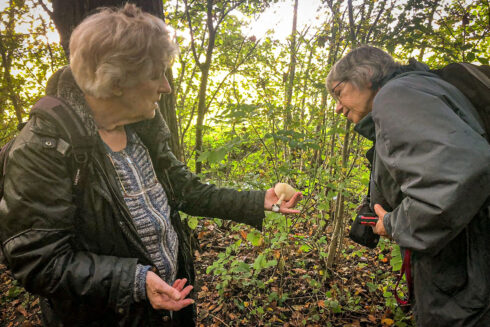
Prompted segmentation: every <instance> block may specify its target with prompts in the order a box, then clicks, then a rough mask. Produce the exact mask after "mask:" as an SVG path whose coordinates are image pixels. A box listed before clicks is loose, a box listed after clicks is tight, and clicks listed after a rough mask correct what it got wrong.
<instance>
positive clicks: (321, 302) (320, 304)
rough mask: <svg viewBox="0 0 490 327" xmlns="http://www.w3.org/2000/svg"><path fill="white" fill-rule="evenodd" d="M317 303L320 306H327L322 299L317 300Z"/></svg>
mask: <svg viewBox="0 0 490 327" xmlns="http://www.w3.org/2000/svg"><path fill="white" fill-rule="evenodd" d="M317 304H318V306H319V307H320V308H325V301H323V300H320V301H318V302H317Z"/></svg>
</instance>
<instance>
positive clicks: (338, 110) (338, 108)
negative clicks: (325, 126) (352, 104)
mask: <svg viewBox="0 0 490 327" xmlns="http://www.w3.org/2000/svg"><path fill="white" fill-rule="evenodd" d="M343 108H344V106H343V105H342V102H340V101H337V103H336V105H335V112H336V113H337V114H341V113H342V111H343Z"/></svg>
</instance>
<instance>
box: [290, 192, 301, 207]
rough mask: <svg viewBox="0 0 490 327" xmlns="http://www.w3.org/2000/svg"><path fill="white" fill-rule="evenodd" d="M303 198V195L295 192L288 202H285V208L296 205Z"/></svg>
mask: <svg viewBox="0 0 490 327" xmlns="http://www.w3.org/2000/svg"><path fill="white" fill-rule="evenodd" d="M302 198H303V194H301V192H296V193H295V194H294V195H293V197H292V198H291V199H289V201H288V202H286V207H288V208H291V207H294V206H295V205H296V203H298V201H299V200H301V199H302Z"/></svg>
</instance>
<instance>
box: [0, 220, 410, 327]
mask: <svg viewBox="0 0 490 327" xmlns="http://www.w3.org/2000/svg"><path fill="white" fill-rule="evenodd" d="M306 225H307V224H305V225H303V226H296V227H299V230H298V228H295V235H294V236H295V237H291V236H290V237H289V238H288V240H287V241H285V242H283V246H282V247H281V249H280V250H273V251H270V254H271V258H275V259H277V260H276V261H277V264H276V265H274V266H271V267H267V268H265V269H263V270H261V271H260V273H259V274H257V275H251V276H250V275H246V274H245V275H244V276H240V275H236V274H235V275H233V276H234V277H232V278H230V276H229V275H228V277H227V273H225V274H218V275H215V274H214V273H213V272H211V273H209V274H206V269H207V268H208V267H209V266H211V265H212V264H213V262H215V261H216V259H217V257H218V255H219V253H223V252H225V250H226V248H227V247H229V246H230V245H232V244H234V243H236V242H237V241H238V240H242V245H241V246H240V248H239V249H238V250H236V251H234V252H233V254H232V255H233V256H234V261H243V262H245V263H248V264H250V265H252V264H253V262H254V260H255V258H256V257H257V256H258V255H259V254H260V253H262V252H263V251H264V250H265V249H266V247H265V245H264V244H260V242H259V244H258V246H252V245H251V244H249V243H247V241H246V235H247V233H249V232H251V231H252V229H251V228H248V227H245V226H244V225H236V224H234V223H231V224H225V227H223V226H222V227H218V225H216V224H215V222H213V221H212V220H201V221H200V224H199V226H198V228H197V229H196V235H197V236H198V239H199V244H200V251H196V252H195V264H196V270H197V281H196V285H195V289H196V294H195V295H194V296H195V298H196V299H197V301H196V302H197V304H198V326H199V327H204V326H211V327H215V326H216V327H217V326H344V327H362V326H412V325H413V321H412V320H411V313H410V312H409V311H407V310H404V311H405V312H402V311H401V310H400V308H398V307H397V306H396V304H395V301H394V299H393V297H392V296H390V295H391V294H392V292H393V285H394V283H395V281H396V273H394V272H392V268H391V266H390V264H389V262H390V260H389V259H390V253H389V251H388V249H384V250H383V251H381V249H379V248H377V249H374V250H367V249H365V248H362V247H361V246H359V245H357V244H355V243H353V242H351V241H350V240H349V239H347V238H344V240H343V245H342V248H343V250H342V253H340V254H339V255H338V257H337V259H336V264H334V266H333V268H332V269H331V270H325V269H324V264H323V262H324V260H323V259H321V258H320V256H319V253H320V252H321V251H325V252H326V251H327V247H328V244H327V245H324V248H323V249H317V250H314V249H310V250H309V251H308V252H305V250H304V247H302V244H303V243H301V242H298V241H297V240H298V236H300V238H304V237H306V238H307V237H308V235H311V234H312V233H313V231H314V230H315V228H314V226H313V227H312V226H309V227H308V226H306ZM233 226H234V227H233ZM230 227H233V228H230ZM326 233H327V240H329V239H330V238H329V237H330V231H329V229H327V230H326ZM0 279H1V285H0V326H2V327H3V326H7V327H17V326H22V327H30V326H42V324H41V318H40V307H39V298H38V297H37V296H34V295H31V294H29V293H27V292H26V291H25V290H24V289H23V288H22V287H20V286H19V284H18V283H17V282H16V281H15V280H13V279H12V276H11V274H10V272H9V271H8V270H7V269H6V267H5V266H4V265H0ZM224 280H227V281H226V282H223V281H224ZM219 292H221V295H220V294H219ZM271 295H273V296H271Z"/></svg>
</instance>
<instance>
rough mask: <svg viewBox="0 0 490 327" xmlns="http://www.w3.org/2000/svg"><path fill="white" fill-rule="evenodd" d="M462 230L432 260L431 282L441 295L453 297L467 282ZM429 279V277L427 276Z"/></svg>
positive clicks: (466, 260)
mask: <svg viewBox="0 0 490 327" xmlns="http://www.w3.org/2000/svg"><path fill="white" fill-rule="evenodd" d="M466 234H467V231H466V229H464V230H463V231H462V232H461V233H459V235H458V236H456V238H454V239H453V240H452V241H451V242H449V244H448V245H447V246H446V247H444V248H443V249H442V250H441V252H440V253H439V254H438V255H436V256H435V257H434V258H433V260H432V278H433V279H432V281H433V283H434V284H435V285H436V286H437V288H439V289H440V290H441V291H442V292H443V293H445V294H448V295H453V294H455V293H457V292H458V291H460V290H461V289H462V288H463V287H464V286H465V285H466V284H467V281H468V271H467V263H468V238H467V235H466ZM428 277H429V276H428Z"/></svg>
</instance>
